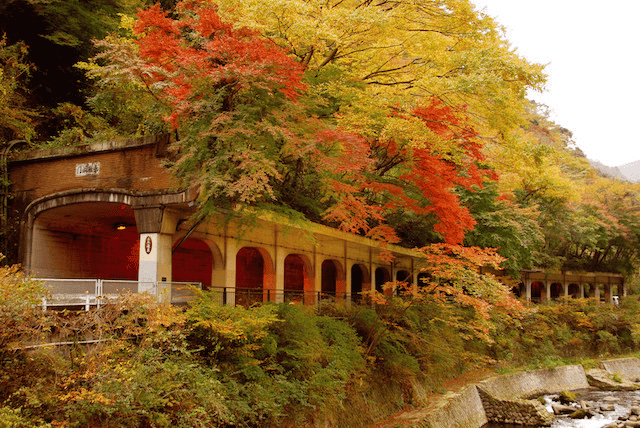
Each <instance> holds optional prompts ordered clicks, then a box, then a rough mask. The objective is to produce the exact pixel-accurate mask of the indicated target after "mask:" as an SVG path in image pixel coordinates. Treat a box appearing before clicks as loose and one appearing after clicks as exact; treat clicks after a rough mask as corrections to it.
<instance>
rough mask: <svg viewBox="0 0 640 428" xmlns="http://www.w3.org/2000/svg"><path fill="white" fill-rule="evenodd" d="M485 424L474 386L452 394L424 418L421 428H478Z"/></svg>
mask: <svg viewBox="0 0 640 428" xmlns="http://www.w3.org/2000/svg"><path fill="white" fill-rule="evenodd" d="M487 422H489V421H488V420H487V417H486V415H485V412H484V408H483V407H482V400H480V395H478V390H477V388H476V386H475V385H470V386H467V387H465V388H464V389H463V390H462V391H460V392H459V393H458V394H453V395H452V396H451V397H450V398H449V399H448V400H446V402H445V403H443V404H442V405H441V406H439V407H438V409H437V410H436V411H434V412H432V413H431V414H429V415H428V416H427V417H426V418H424V419H423V420H422V421H421V422H420V423H419V424H418V427H421V428H480V427H482V426H483V425H485V424H486V423H487Z"/></svg>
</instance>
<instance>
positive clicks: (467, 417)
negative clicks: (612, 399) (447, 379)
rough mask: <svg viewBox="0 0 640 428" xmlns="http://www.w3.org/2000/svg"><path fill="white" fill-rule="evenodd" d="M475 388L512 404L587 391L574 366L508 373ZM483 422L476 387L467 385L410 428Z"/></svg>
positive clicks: (461, 427) (473, 426) (476, 427)
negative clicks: (559, 393) (528, 398)
mask: <svg viewBox="0 0 640 428" xmlns="http://www.w3.org/2000/svg"><path fill="white" fill-rule="evenodd" d="M477 386H478V388H481V389H482V390H484V391H485V392H486V393H488V394H489V395H491V396H492V397H493V398H495V399H497V400H503V401H505V402H507V403H515V402H516V401H517V399H520V398H525V397H533V396H538V395H542V394H546V393H549V394H553V393H558V392H561V391H563V390H577V389H584V388H588V387H589V383H588V382H587V377H586V374H585V371H584V368H583V367H582V366H579V365H577V366H565V367H557V368H555V369H548V370H536V371H529V372H519V373H512V374H508V375H504V376H498V377H495V378H491V379H488V380H485V381H482V382H480V383H478V385H477ZM520 402H521V403H522V402H524V400H521V401H520ZM522 409H524V410H523V412H525V413H527V414H529V413H530V412H538V411H540V409H539V406H536V405H530V406H529V405H527V406H522ZM487 422H488V419H487V413H486V412H485V408H484V407H483V403H482V400H481V398H480V394H479V393H478V390H477V388H476V385H470V386H467V387H465V388H464V389H463V390H462V391H461V392H460V393H458V394H453V395H451V396H450V397H446V398H445V400H444V401H443V403H441V404H440V405H439V406H438V407H437V408H436V409H435V410H434V411H432V412H429V414H428V415H427V416H425V417H423V418H422V420H421V421H420V422H417V423H416V424H415V425H414V426H418V427H424V428H480V427H482V426H483V425H484V424H486V423H487Z"/></svg>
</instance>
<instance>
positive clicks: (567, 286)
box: [562, 281, 569, 297]
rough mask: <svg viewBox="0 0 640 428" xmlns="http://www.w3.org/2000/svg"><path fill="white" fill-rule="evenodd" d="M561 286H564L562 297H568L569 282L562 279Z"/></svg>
mask: <svg viewBox="0 0 640 428" xmlns="http://www.w3.org/2000/svg"><path fill="white" fill-rule="evenodd" d="M562 286H563V288H564V293H563V296H564V297H569V283H568V282H567V281H562Z"/></svg>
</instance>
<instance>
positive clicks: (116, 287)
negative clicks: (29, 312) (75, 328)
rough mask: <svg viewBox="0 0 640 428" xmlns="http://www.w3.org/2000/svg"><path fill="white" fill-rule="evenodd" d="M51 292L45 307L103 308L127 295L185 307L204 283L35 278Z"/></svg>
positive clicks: (43, 305) (43, 300)
mask: <svg viewBox="0 0 640 428" xmlns="http://www.w3.org/2000/svg"><path fill="white" fill-rule="evenodd" d="M33 279H34V280H35V281H40V282H42V283H43V285H44V286H45V288H47V289H48V290H49V294H48V296H47V297H43V298H42V307H43V308H44V309H47V308H49V307H75V306H81V307H83V308H84V309H85V310H89V308H90V307H92V306H95V307H100V306H101V305H104V304H107V303H109V301H111V300H115V299H118V298H119V297H120V296H122V295H123V294H137V293H148V294H150V295H152V296H155V297H156V298H157V299H158V300H159V301H161V302H166V303H172V304H182V303H185V302H188V301H189V300H192V299H194V298H195V292H194V291H193V288H194V287H195V288H199V289H201V288H202V283H200V282H160V283H157V282H149V281H127V280H112V279H84V278H83V279H69V278H64V279H63V278H33Z"/></svg>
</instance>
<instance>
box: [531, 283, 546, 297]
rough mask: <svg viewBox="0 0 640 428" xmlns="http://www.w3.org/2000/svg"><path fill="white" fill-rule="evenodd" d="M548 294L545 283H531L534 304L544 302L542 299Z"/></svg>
mask: <svg viewBox="0 0 640 428" xmlns="http://www.w3.org/2000/svg"><path fill="white" fill-rule="evenodd" d="M545 293H546V290H545V285H544V283H542V282H540V281H533V282H532V283H531V301H532V302H540V301H542V297H543V296H544V294H545Z"/></svg>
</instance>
